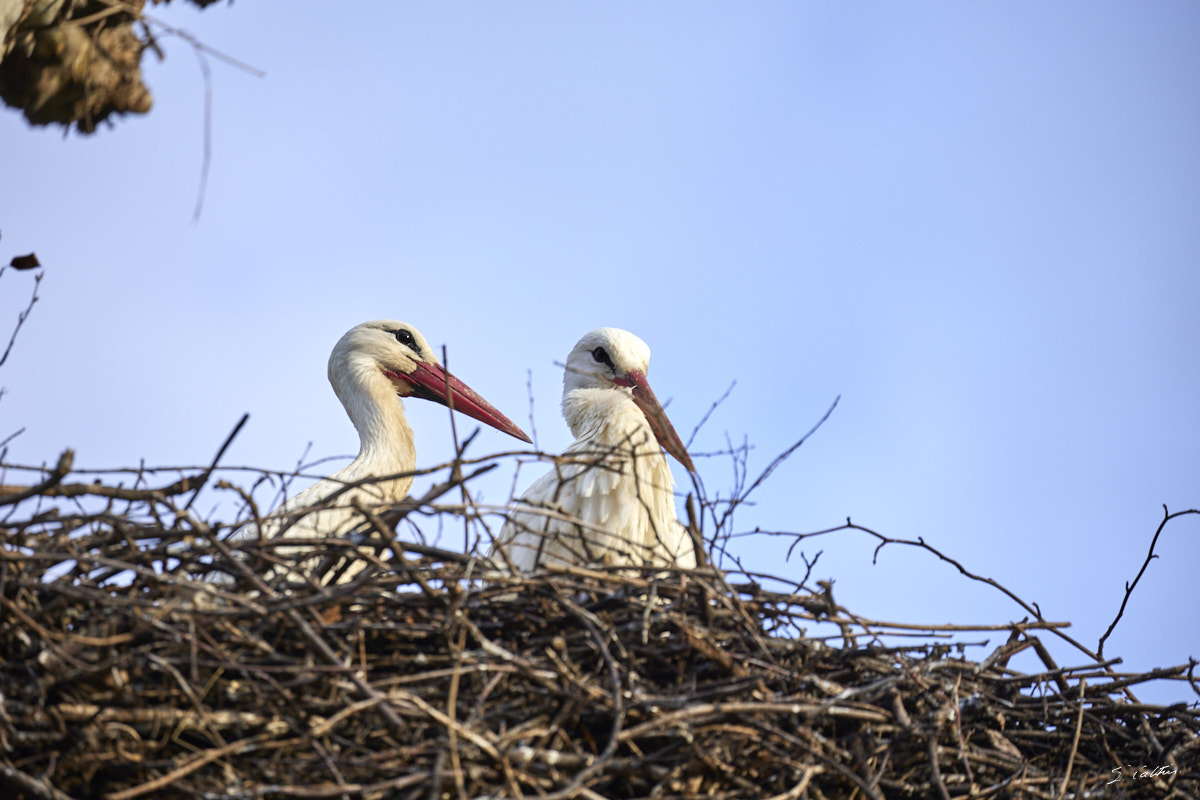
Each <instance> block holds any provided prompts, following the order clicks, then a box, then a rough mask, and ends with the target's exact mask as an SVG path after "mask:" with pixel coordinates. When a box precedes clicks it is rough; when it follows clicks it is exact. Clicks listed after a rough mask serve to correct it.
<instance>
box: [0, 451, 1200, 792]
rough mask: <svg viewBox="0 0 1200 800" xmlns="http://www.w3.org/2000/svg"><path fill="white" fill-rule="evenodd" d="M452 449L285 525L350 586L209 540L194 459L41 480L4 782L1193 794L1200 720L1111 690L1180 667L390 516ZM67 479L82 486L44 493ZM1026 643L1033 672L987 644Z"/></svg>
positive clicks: (9, 709)
mask: <svg viewBox="0 0 1200 800" xmlns="http://www.w3.org/2000/svg"><path fill="white" fill-rule="evenodd" d="M67 466H68V468H69V465H67ZM475 472H478V470H475V471H472V470H461V469H460V470H457V471H455V472H454V473H453V475H454V476H453V477H452V478H451V479H450V480H448V481H446V482H445V483H442V484H439V485H437V486H435V487H434V489H433V490H431V491H430V492H429V493H428V494H427V495H426V496H425V497H423V498H420V499H419V500H416V501H412V502H410V503H408V504H406V505H405V506H404V507H401V508H399V509H393V510H391V511H387V512H383V513H376V512H375V511H374V510H371V509H363V513H364V531H369V532H370V533H369V535H366V536H365V537H364V538H362V539H360V540H357V541H346V540H321V539H314V540H311V541H308V542H299V540H295V539H291V540H288V542H287V544H288V546H291V547H294V546H296V545H297V544H298V543H300V544H306V545H307V546H310V547H311V548H313V549H314V552H318V553H326V554H329V555H330V557H331V558H330V559H329V561H330V563H334V562H336V561H337V560H338V559H339V558H340V557H345V558H362V559H367V560H368V561H370V562H371V567H370V568H368V569H366V570H364V571H362V572H360V573H358V575H357V576H356V577H355V578H354V579H353V580H352V581H349V582H346V583H331V582H327V581H321V580H319V579H310V580H289V581H285V582H279V583H272V584H267V583H265V582H264V581H263V580H262V579H261V578H260V577H259V576H260V575H261V574H264V573H265V572H266V571H267V569H268V566H269V565H270V564H278V563H280V561H281V556H279V555H278V554H276V553H275V550H276V549H277V547H276V543H274V542H269V541H268V542H256V541H250V542H244V543H238V549H237V551H236V552H234V551H231V550H230V547H229V545H228V544H227V543H226V542H225V541H224V540H223V536H222V535H221V530H220V529H219V528H218V527H217V526H214V525H210V524H208V523H206V522H204V521H202V520H200V519H197V518H196V517H195V515H193V514H192V513H191V511H190V510H188V509H187V508H186V504H187V502H188V501H187V499H186V498H188V497H190V496H191V495H190V491H191V490H193V489H194V488H195V486H196V480H198V479H199V478H202V477H204V471H197V472H196V474H194V475H189V476H185V480H182V481H175V482H173V483H172V484H170V485H165V486H162V487H159V488H142V487H137V488H132V489H131V488H123V487H111V486H102V485H100V484H71V483H64V482H63V481H62V476H59V475H58V474H57V472H56V473H54V475H55V477H56V480H55V481H53V482H50V481H49V480H42V481H40V482H38V483H37V484H36V487H37V491H36V492H35V493H34V494H32V495H28V494H27V495H26V497H25V498H24V499H23V500H22V501H21V502H20V503H11V504H10V505H9V506H8V508H9V509H10V510H9V513H8V515H7V517H6V518H5V520H4V522H3V526H4V531H3V534H4V539H3V549H2V550H0V605H2V606H3V609H4V610H3V613H2V614H0V787H3V791H0V793H3V794H6V796H13V797H17V798H38V799H39V800H41V799H42V798H60V799H61V798H64V797H70V798H107V799H108V800H133V798H138V797H155V798H158V797H166V798H171V797H181V798H182V797H205V798H259V797H272V798H276V797H279V798H284V797H304V798H320V797H331V798H334V797H336V798H343V797H352V798H357V797H404V798H408V797H412V798H418V797H421V798H430V797H434V798H436V797H482V796H489V797H521V796H538V797H549V798H560V799H561V800H566V799H567V798H598V797H630V798H632V797H656V798H658V797H662V798H668V797H678V798H700V797H729V798H738V797H747V798H750V797H754V798H759V797H772V798H804V797H810V798H818V799H819V798H832V797H849V796H860V797H868V798H883V797H931V796H932V797H943V798H948V797H951V796H958V795H971V796H978V797H1021V798H1024V797H1030V798H1035V797H1036V798H1042V797H1046V798H1053V797H1063V796H1066V795H1067V794H1068V793H1070V794H1071V795H1072V796H1075V797H1082V796H1085V795H1086V796H1090V797H1168V796H1174V797H1192V796H1197V794H1200V772H1198V771H1197V768H1196V766H1195V765H1196V764H1197V763H1200V757H1198V756H1200V715H1198V714H1197V713H1196V712H1194V711H1192V710H1188V709H1187V708H1185V707H1184V706H1182V705H1178V706H1172V707H1169V708H1164V707H1157V706H1149V705H1145V704H1141V703H1136V702H1133V701H1131V700H1130V699H1128V698H1127V697H1125V696H1123V695H1122V690H1123V689H1125V688H1127V687H1129V686H1131V685H1134V684H1138V683H1141V682H1145V681H1148V680H1152V679H1154V678H1157V677H1162V676H1164V675H1175V676H1179V675H1182V674H1183V673H1187V675H1188V677H1189V678H1191V677H1192V675H1191V669H1192V668H1194V666H1195V665H1194V664H1192V665H1189V666H1183V667H1175V668H1170V669H1164V670H1156V671H1154V672H1151V673H1147V674H1144V675H1121V674H1119V673H1116V672H1114V671H1113V666H1114V664H1115V663H1116V662H1115V661H1108V662H1098V661H1089V662H1088V663H1085V664H1082V665H1080V666H1075V667H1058V666H1057V665H1055V664H1054V663H1053V662H1052V661H1051V660H1050V659H1049V656H1048V655H1045V649H1044V648H1043V647H1042V646H1041V642H1040V641H1039V639H1038V635H1037V634H1038V632H1039V630H1047V629H1055V628H1056V627H1060V626H1061V623H1054V622H1047V621H1044V620H1041V621H1033V622H1028V621H1027V622H1021V623H1012V624H1007V625H999V626H994V628H999V629H1005V630H1008V631H1009V634H1010V635H1009V637H1008V641H1007V642H1005V643H1004V644H1002V645H1001V646H1000V647H998V648H996V649H995V650H994V651H993V652H992V653H990V654H989V655H988V656H987V657H986V658H984V659H982V660H981V661H973V660H970V659H968V658H966V657H965V656H964V655H963V653H962V652H961V650H959V651H955V650H953V649H952V648H951V647H948V646H946V645H944V644H940V643H938V640H937V638H936V637H937V636H938V635H939V631H936V630H932V629H918V630H913V628H914V627H916V626H904V625H899V624H892V623H884V622H876V621H870V620H863V619H861V618H859V617H857V616H855V615H854V614H852V613H850V612H849V611H847V610H846V609H844V608H841V607H840V606H838V605H837V604H836V603H835V602H834V601H833V599H832V597H831V596H830V595H829V594H828V593H825V592H821V591H817V592H806V591H798V592H778V591H771V590H770V589H768V588H765V587H764V586H763V585H762V584H760V583H756V582H753V581H744V580H743V581H740V582H739V581H738V580H736V578H737V576H736V575H733V576H727V575H725V574H723V573H720V572H718V571H716V570H713V569H707V568H706V569H698V570H694V571H678V570H667V569H661V568H659V569H652V570H636V569H631V568H628V567H625V568H622V569H620V570H604V569H595V568H592V569H586V568H581V567H565V566H551V567H550V568H548V569H547V570H546V572H545V573H544V574H538V575H535V576H526V577H522V578H516V577H513V576H510V575H507V574H504V573H503V572H501V571H498V570H495V569H493V568H491V566H490V565H488V564H487V563H485V562H484V561H483V560H482V559H479V558H477V557H474V556H471V555H467V554H463V553H459V552H447V551H443V550H439V549H438V548H435V547H431V546H428V545H425V544H417V543H412V542H407V541H404V539H405V538H409V537H405V536H400V535H397V530H398V526H401V525H402V524H404V521H405V520H408V521H411V519H409V518H412V517H422V518H424V519H426V520H433V521H443V518H445V517H452V518H453V519H460V518H461V517H462V516H463V515H467V514H468V513H469V509H466V508H464V507H462V506H457V507H438V506H435V505H433V504H434V503H435V502H436V501H437V499H438V498H439V497H442V496H444V495H445V494H446V492H448V491H449V490H450V489H452V488H454V487H456V486H458V485H459V484H460V483H461V482H462V481H464V480H469V476H470V475H472V474H475ZM464 475H466V476H467V477H463V476H464ZM189 481H190V482H189ZM81 487H82V488H81ZM89 487H90V491H91V492H92V494H91V495H90V497H91V498H92V499H97V498H98V499H99V501H100V503H101V506H100V507H99V508H97V509H91V510H88V509H86V508H85V507H84V506H83V505H59V504H58V503H53V502H51V500H53V499H54V498H69V503H71V504H74V503H79V502H82V501H81V500H80V497H81V496H82V494H83V493H86V492H88V491H89ZM4 491H5V492H6V495H5V496H6V497H7V498H8V499H11V498H13V497H14V496H15V493H14V492H13V491H11V488H9V489H5V490H4ZM73 493H74V496H72V494H73ZM0 499H3V498H0ZM85 505H86V504H85ZM375 549H377V550H378V553H379V555H376V554H375V552H374V550H375ZM209 572H219V573H221V574H223V575H226V576H231V577H227V578H226V579H224V580H220V581H214V580H205V579H204V578H203V577H202V576H203V575H204V574H205V573H209ZM827 626H833V628H834V629H835V631H836V633H835V634H834V635H831V636H815V635H812V634H813V632H814V631H815V630H816V629H818V628H821V627H827ZM914 633H918V634H922V638H921V640H913V639H897V640H898V641H915V642H917V643H912V644H901V645H889V644H887V643H886V640H888V638H889V637H906V636H909V637H911V636H912V635H913V634H914ZM1025 648H1032V649H1033V650H1034V651H1035V652H1038V653H1040V654H1043V660H1044V662H1045V670H1044V671H1042V672H1040V673H1037V674H1022V673H1020V672H1017V671H1015V670H1012V669H1010V668H1008V666H1007V664H1008V661H1009V659H1010V658H1011V657H1012V655H1013V654H1014V653H1015V652H1017V651H1019V650H1022V649H1025ZM1193 685H1195V684H1193ZM1131 769H1132V773H1131V771H1130V770H1131ZM1152 772H1153V773H1154V774H1151V773H1152Z"/></svg>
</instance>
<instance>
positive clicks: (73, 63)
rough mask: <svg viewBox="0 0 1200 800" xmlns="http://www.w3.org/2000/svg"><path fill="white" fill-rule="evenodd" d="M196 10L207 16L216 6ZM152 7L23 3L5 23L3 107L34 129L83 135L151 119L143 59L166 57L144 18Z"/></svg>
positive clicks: (140, 1) (80, 0)
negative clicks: (128, 118)
mask: <svg viewBox="0 0 1200 800" xmlns="http://www.w3.org/2000/svg"><path fill="white" fill-rule="evenodd" d="M159 1H161V2H170V0H156V2H159ZM189 2H191V3H192V4H193V5H196V6H198V7H200V8H203V7H204V6H207V5H209V4H211V3H213V2H215V0H189ZM145 3H146V0H123V2H119V3H118V2H114V0H65V1H64V0H25V2H24V3H23V4H22V3H20V2H18V3H17V4H16V17H15V19H12V20H7V19H6V20H2V21H0V22H3V23H5V24H4V26H3V27H0V99H3V100H4V102H5V103H7V104H8V105H10V106H12V107H14V108H19V109H21V110H22V111H23V112H24V114H25V118H26V119H27V120H28V121H29V123H30V124H31V125H53V124H58V125H63V126H66V127H68V128H69V127H71V126H72V125H74V126H75V127H76V128H77V129H78V130H79V131H80V132H81V133H93V132H95V130H96V126H97V124H99V123H100V122H103V121H105V120H107V119H108V118H109V117H110V116H112V115H114V114H116V115H122V114H145V113H146V112H148V111H149V110H150V107H151V106H152V105H153V98H152V97H151V95H150V90H149V89H148V88H146V85H145V83H144V82H143V80H142V54H143V53H144V52H145V51H146V49H148V48H149V49H153V50H155V51H156V52H158V55H159V57H160V58H161V57H162V52H161V50H159V48H158V45H157V44H156V42H155V39H154V36H153V34H152V33H151V31H150V28H149V26H148V25H147V21H146V19H145V18H144V17H143V15H142V9H143V7H144V6H145ZM9 23H11V27H8V24H9ZM160 27H162V28H164V29H166V26H160ZM166 30H168V32H171V33H178V32H176V31H173V30H169V29H166ZM139 34H140V35H139Z"/></svg>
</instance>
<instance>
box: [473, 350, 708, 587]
mask: <svg viewBox="0 0 1200 800" xmlns="http://www.w3.org/2000/svg"><path fill="white" fill-rule="evenodd" d="M649 368H650V348H649V347H647V346H646V343H645V342H643V341H642V340H641V339H639V338H638V337H637V336H634V335H633V334H632V333H629V332H628V331H624V330H620V329H618V328H599V329H597V330H594V331H592V332H591V333H589V334H587V335H586V336H584V337H583V338H582V339H580V340H579V343H578V344H576V345H575V348H574V349H573V350H572V351H571V354H570V355H569V356H568V357H567V364H566V371H565V374H564V376H563V398H562V411H563V416H564V417H565V418H566V421H567V425H568V426H569V427H570V428H571V433H572V434H574V436H575V442H574V443H573V444H572V445H571V446H570V447H568V448H567V449H566V451H565V452H564V453H563V455H562V457H561V458H560V459H558V460H557V462H556V463H555V466H554V468H553V469H552V470H550V471H549V472H547V473H546V474H545V475H543V476H542V477H541V478H539V479H538V480H537V481H536V482H535V483H534V484H533V485H532V486H531V487H530V488H529V490H528V491H526V492H525V494H524V495H522V497H521V499H520V501H518V503H517V504H515V506H514V507H513V509H512V510H511V512H510V513H509V516H508V520H507V521H506V523H505V525H504V527H503V529H502V530H501V532H500V535H499V537H498V538H497V540H496V543H495V544H494V545H493V547H492V553H491V556H492V559H493V560H494V561H495V562H496V563H497V564H506V563H507V564H511V565H512V567H514V568H515V569H517V570H518V571H521V572H530V571H533V570H534V569H536V568H537V567H538V565H541V564H547V563H567V564H586V563H602V564H613V565H634V566H681V567H689V568H690V567H694V566H695V565H696V554H695V549H694V547H693V545H692V539H691V537H690V535H689V534H688V532H687V530H686V529H685V528H684V527H683V525H681V524H680V523H679V520H678V518H677V517H676V514H675V492H674V487H675V481H674V479H673V478H672V477H671V468H670V466H669V465H668V463H667V459H666V456H665V455H664V454H663V450H662V448H666V451H667V452H668V453H670V454H671V455H672V456H674V457H675V458H676V460H678V461H679V463H680V464H682V465H683V466H684V467H686V468H687V469H688V471H689V472H694V471H695V467H694V466H693V465H692V459H691V458H690V457H689V456H688V453H687V449H686V448H685V447H684V445H683V442H682V441H681V440H680V438H679V434H678V433H676V432H675V428H674V427H673V426H672V425H671V422H670V420H669V419H667V415H666V412H665V411H663V408H662V405H661V404H660V403H659V402H658V398H656V397H655V396H654V392H653V391H652V390H651V388H650V384H649V382H648V381H647V380H646V373H647V371H648V370H649ZM660 445H661V447H660Z"/></svg>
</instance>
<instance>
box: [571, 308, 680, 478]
mask: <svg viewBox="0 0 1200 800" xmlns="http://www.w3.org/2000/svg"><path fill="white" fill-rule="evenodd" d="M649 371H650V348H649V347H648V346H647V345H646V343H645V342H643V341H642V340H641V339H639V338H638V337H636V336H634V335H633V334H632V333H630V332H629V331H623V330H621V329H620V328H597V329H596V330H594V331H592V332H591V333H589V334H587V335H586V336H584V337H583V338H582V339H580V340H579V342H578V344H576V345H575V348H574V349H573V350H572V351H571V354H570V355H569V356H567V369H566V373H565V375H564V376H563V387H564V390H565V391H566V392H570V391H572V390H574V389H616V390H618V391H628V392H630V393H631V394H632V396H633V402H634V403H636V404H637V407H638V408H640V409H641V411H642V414H643V415H645V417H646V421H647V422H649V423H650V429H651V430H652V431H654V436H655V438H656V439H658V443H659V444H660V445H662V448H663V449H664V450H666V451H667V452H668V453H670V454H671V455H672V456H674V457H675V460H676V461H678V462H679V463H680V464H682V465H683V466H685V467H687V469H688V472H695V471H696V467H695V466H694V465H693V464H692V459H691V456H689V455H688V452H687V448H686V447H684V446H683V441H682V440H681V439H680V438H679V434H678V433H676V432H675V427H674V426H673V425H671V421H670V420H669V419H667V412H665V411H664V410H663V407H662V404H660V403H659V402H658V398H657V397H655V396H654V390H652V389H651V388H650V383H649V382H648V381H647V380H646V373H647V372H649Z"/></svg>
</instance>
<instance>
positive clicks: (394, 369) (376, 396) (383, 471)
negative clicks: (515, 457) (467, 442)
mask: <svg viewBox="0 0 1200 800" xmlns="http://www.w3.org/2000/svg"><path fill="white" fill-rule="evenodd" d="M329 382H330V383H332V384H333V391H334V392H335V393H336V394H337V396H338V399H339V400H341V401H342V405H343V406H345V408H346V413H347V414H348V415H349V416H350V421H351V422H353V423H354V427H355V428H356V429H357V430H358V435H359V440H360V446H359V451H358V456H357V457H356V458H355V459H354V460H353V461H352V462H350V464H349V465H347V466H346V467H344V468H343V469H340V470H338V471H337V472H336V473H334V474H333V475H330V476H329V477H328V478H325V479H323V480H320V481H318V482H317V483H315V484H313V485H312V486H310V487H309V488H307V489H305V490H304V491H303V492H301V493H300V494H298V495H296V496H295V497H293V498H291V499H290V500H288V501H287V502H286V503H284V504H283V505H282V506H281V507H280V508H279V509H277V510H276V511H275V512H273V513H272V514H271V516H270V517H269V518H268V519H267V521H266V522H264V525H263V528H264V530H263V534H264V535H265V536H266V537H268V538H271V537H277V536H283V537H323V536H338V535H341V534H345V533H348V532H349V531H350V530H352V529H353V528H356V527H358V526H361V525H362V524H363V519H362V516H361V515H360V514H358V513H357V512H356V511H355V510H354V502H355V500H357V501H358V502H359V503H362V504H365V505H367V506H378V505H380V504H388V503H397V502H399V501H401V500H403V499H404V496H405V494H406V493H407V492H408V489H409V487H410V486H411V485H412V481H413V479H412V475H411V474H404V473H411V472H412V471H413V468H414V467H415V466H416V460H417V454H416V448H415V447H414V445H413V432H412V428H410V427H409V425H408V420H407V419H405V416H404V406H403V404H402V403H401V402H400V398H403V397H419V398H422V399H424V400H432V401H434V402H436V403H441V404H442V405H451V404H453V408H454V410H455V411H458V412H460V413H462V414H466V415H467V416H469V417H473V418H474V419H477V420H479V421H480V422H486V423H487V424H488V425H491V426H492V427H493V428H496V429H497V430H500V431H503V432H504V433H507V434H509V435H510V436H515V437H516V438H518V439H520V440H521V441H524V442H528V441H530V440H529V437H528V436H526V435H525V432H524V431H522V430H521V429H520V428H518V427H517V426H516V425H514V424H513V423H512V422H510V421H509V419H508V418H507V417H505V416H504V415H503V414H501V413H500V412H499V411H497V410H496V409H495V408H493V407H492V405H491V404H490V403H488V401H486V400H484V399H483V398H482V397H480V396H479V395H478V394H476V393H475V391H474V390H472V389H471V388H470V387H469V386H467V385H466V384H465V383H463V382H462V381H460V380H459V379H458V378H456V377H454V376H453V375H451V374H450V373H448V372H446V371H445V370H444V369H443V368H442V367H441V365H440V364H439V363H438V360H437V356H436V355H434V352H433V349H432V348H431V347H430V346H429V344H428V342H426V341H425V337H423V336H422V335H421V334H420V333H419V332H418V331H417V329H416V328H414V327H413V326H411V325H407V324H405V323H403V322H396V321H394V320H387V319H385V320H376V321H374V322H364V323H363V324H361V325H356V326H355V327H353V328H351V329H350V330H349V331H347V332H346V334H345V335H344V336H342V338H341V339H340V340H339V341H338V343H337V344H336V345H335V346H334V348H333V353H331V354H330V356H329ZM373 478H380V479H381V480H367V479H373ZM364 480H367V482H365V483H363V484H362V485H353V484H356V483H358V482H359V481H364ZM347 486H352V488H347ZM326 506H327V507H326ZM314 507H315V508H318V509H319V510H313V511H311V512H309V513H307V514H304V515H303V516H300V515H299V512H300V510H301V509H308V508H314ZM256 535H257V529H256V528H255V527H254V526H252V525H251V526H247V527H246V528H243V529H241V530H240V531H238V533H237V534H236V535H235V538H237V539H246V538H251V537H253V536H256ZM353 571H355V572H356V571H358V570H353Z"/></svg>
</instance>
